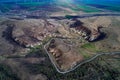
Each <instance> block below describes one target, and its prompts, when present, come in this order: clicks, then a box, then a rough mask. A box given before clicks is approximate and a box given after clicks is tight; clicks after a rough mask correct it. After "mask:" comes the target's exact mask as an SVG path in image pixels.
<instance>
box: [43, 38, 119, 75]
mask: <svg viewBox="0 0 120 80" xmlns="http://www.w3.org/2000/svg"><path fill="white" fill-rule="evenodd" d="M52 39H53V38H52ZM52 39H51V40H52ZM51 40H50V41H51ZM50 41H48V43H46V44H45V45H44V49H45V51H46V53H47V54H48V56H49V58H50V60H51V62H52V64H53V65H54V67H55V68H56V70H57V71H58V72H59V73H61V74H65V73H69V72H71V71H73V70H75V69H76V68H78V67H79V66H81V65H82V64H84V63H87V62H90V61H92V60H94V59H95V58H97V57H99V56H101V55H109V54H120V52H107V53H98V54H96V55H95V56H93V57H92V58H90V59H88V60H85V61H83V62H81V63H79V64H78V65H76V66H75V67H73V68H71V69H70V70H67V71H61V70H60V69H59V68H58V67H57V66H56V64H55V63H54V61H53V59H52V57H51V55H50V54H49V52H48V51H47V49H46V46H47V44H49V42H50Z"/></svg>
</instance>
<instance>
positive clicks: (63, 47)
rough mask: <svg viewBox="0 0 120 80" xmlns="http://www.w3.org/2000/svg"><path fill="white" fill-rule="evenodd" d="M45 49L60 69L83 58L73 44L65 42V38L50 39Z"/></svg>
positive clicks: (68, 67) (66, 67)
mask: <svg viewBox="0 0 120 80" xmlns="http://www.w3.org/2000/svg"><path fill="white" fill-rule="evenodd" d="M47 49H48V52H49V54H50V55H52V58H53V60H54V62H55V63H56V65H57V66H58V67H59V68H60V70H68V69H70V68H72V67H74V66H75V65H77V63H78V62H81V61H83V59H84V58H83V56H82V55H81V54H79V52H77V50H76V48H75V47H74V46H73V45H70V44H69V43H67V40H63V39H58V38H55V39H52V40H51V41H50V43H49V44H48V48H47Z"/></svg>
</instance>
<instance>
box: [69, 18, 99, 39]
mask: <svg viewBox="0 0 120 80" xmlns="http://www.w3.org/2000/svg"><path fill="white" fill-rule="evenodd" d="M69 26H70V28H74V29H75V30H76V31H77V33H79V34H80V35H81V36H82V37H83V38H84V39H86V40H88V41H94V40H96V39H98V38H99V36H100V32H99V30H98V29H89V28H87V27H85V26H83V23H82V22H80V21H79V20H73V22H72V24H70V25H69Z"/></svg>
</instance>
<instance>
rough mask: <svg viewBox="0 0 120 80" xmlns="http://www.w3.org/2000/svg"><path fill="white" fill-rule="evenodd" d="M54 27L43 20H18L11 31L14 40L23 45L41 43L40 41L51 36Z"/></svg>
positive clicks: (31, 45) (30, 45)
mask: <svg viewBox="0 0 120 80" xmlns="http://www.w3.org/2000/svg"><path fill="white" fill-rule="evenodd" d="M55 29H56V27H55V26H54V25H52V24H51V23H49V22H47V21H45V20H27V21H26V20H23V21H18V22H17V23H16V24H15V27H14V28H13V31H12V37H13V38H14V40H15V41H16V42H18V43H19V44H20V45H23V46H25V47H33V46H35V45H40V44H42V41H43V40H44V39H45V38H46V37H47V36H51V33H53V32H54V31H55Z"/></svg>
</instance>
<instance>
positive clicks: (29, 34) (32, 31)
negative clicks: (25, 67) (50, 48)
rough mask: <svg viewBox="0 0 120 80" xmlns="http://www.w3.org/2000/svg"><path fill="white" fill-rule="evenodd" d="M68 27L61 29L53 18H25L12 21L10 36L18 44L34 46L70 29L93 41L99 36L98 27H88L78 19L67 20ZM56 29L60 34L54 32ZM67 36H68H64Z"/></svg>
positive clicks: (60, 35)
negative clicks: (12, 26)
mask: <svg viewBox="0 0 120 80" xmlns="http://www.w3.org/2000/svg"><path fill="white" fill-rule="evenodd" d="M69 23H70V24H68V26H69V29H68V30H65V29H64V28H63V29H62V24H61V23H59V22H58V21H55V20H54V19H47V20H43V19H38V20H37V19H27V20H21V21H17V22H16V23H14V28H13V31H12V38H13V39H14V40H15V41H16V42H18V43H19V44H20V45H23V46H25V47H34V46H36V45H41V44H42V42H43V40H45V38H46V37H56V36H57V37H64V36H65V35H66V34H67V33H66V31H67V32H68V33H69V32H70V31H69V30H70V29H74V31H75V33H77V34H79V35H80V36H81V37H83V38H84V39H85V40H88V41H94V40H96V39H97V38H98V37H99V36H100V32H99V30H98V29H93V28H92V29H89V28H87V27H85V26H84V25H83V23H82V22H80V21H79V20H71V21H70V20H69ZM57 31H59V32H60V34H58V33H56V32H57ZM65 37H68V36H65Z"/></svg>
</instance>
